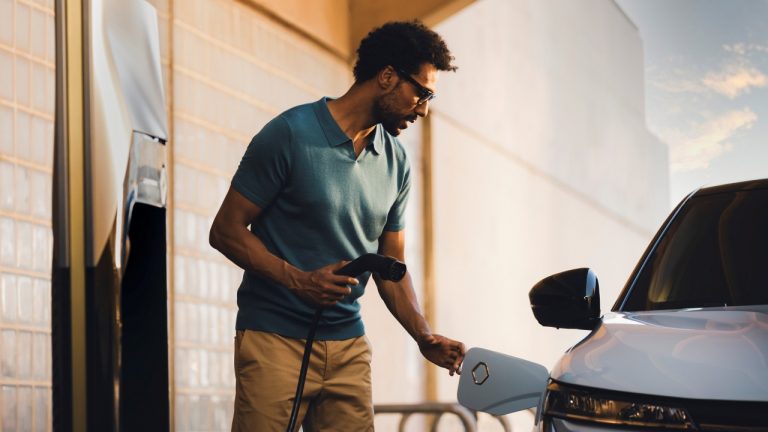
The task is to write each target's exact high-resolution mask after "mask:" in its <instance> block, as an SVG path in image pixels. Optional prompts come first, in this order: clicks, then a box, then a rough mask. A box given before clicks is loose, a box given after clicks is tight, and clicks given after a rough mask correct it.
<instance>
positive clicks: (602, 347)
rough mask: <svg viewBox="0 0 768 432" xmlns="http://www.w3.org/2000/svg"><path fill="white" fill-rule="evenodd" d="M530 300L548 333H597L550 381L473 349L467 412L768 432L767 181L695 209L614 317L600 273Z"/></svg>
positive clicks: (555, 424)
mask: <svg viewBox="0 0 768 432" xmlns="http://www.w3.org/2000/svg"><path fill="white" fill-rule="evenodd" d="M530 300H531V307H532V309H533V312H534V315H535V317H536V319H537V320H538V321H539V323H540V324H542V325H544V326H550V327H558V328H580V329H588V330H592V332H591V333H590V334H589V335H588V336H586V337H585V338H584V339H583V340H581V341H580V342H579V343H577V344H576V345H575V346H573V347H572V348H570V349H569V350H568V351H567V352H566V353H565V355H563V357H562V358H561V359H560V360H559V361H558V363H557V364H556V365H555V367H554V368H553V369H552V371H551V372H550V373H549V374H547V373H546V369H544V368H543V366H539V365H536V364H533V363H530V362H527V361H525V360H521V359H515V358H513V357H509V356H504V355H502V354H499V353H493V352H491V351H487V350H482V349H472V350H470V351H469V352H468V353H467V357H466V359H465V362H464V366H463V369H464V370H465V371H466V370H468V369H469V370H470V371H471V373H464V374H462V376H461V381H460V385H459V402H461V403H462V404H464V405H466V406H467V407H469V408H471V409H475V410H479V411H486V412H490V413H492V414H496V415H499V414H506V413H509V412H513V411H516V410H520V409H525V408H529V407H533V406H534V405H535V406H536V407H537V408H536V424H535V427H534V430H536V431H544V432H563V431H616V430H621V431H659V430H665V431H668V430H690V431H768V179H764V180H756V181H750V182H743V183H735V184H730V185H723V186H717V187H710V188H706V189H700V190H698V191H696V192H695V193H692V194H691V195H689V196H688V197H687V198H686V199H684V200H683V202H681V203H680V204H679V205H678V207H677V208H676V209H675V210H674V211H673V212H672V214H671V215H670V216H669V218H668V219H667V221H666V222H665V223H664V224H663V225H662V227H661V229H660V230H659V231H658V233H657V234H656V236H655V237H654V239H653V240H652V241H651V243H650V245H649V246H648V249H647V250H646V252H645V254H644V255H643V257H642V258H641V259H640V261H639V263H638V265H637V267H636V268H635V270H634V271H633V272H632V274H631V275H630V277H629V281H628V282H627V285H626V286H625V287H624V290H623V291H622V293H621V294H620V295H619V298H618V300H617V301H616V303H615V304H614V306H613V309H612V310H611V312H609V313H607V314H605V315H604V316H602V317H601V316H600V306H599V304H600V301H599V290H598V284H597V278H596V276H595V275H594V273H593V272H592V271H591V270H589V269H577V270H570V271H566V272H563V273H559V274H556V275H553V276H550V277H548V278H546V279H544V280H542V281H541V282H539V283H538V284H536V285H535V286H534V287H533V289H531V292H530Z"/></svg>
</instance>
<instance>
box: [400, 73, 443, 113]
mask: <svg viewBox="0 0 768 432" xmlns="http://www.w3.org/2000/svg"><path fill="white" fill-rule="evenodd" d="M395 72H397V74H398V75H400V76H401V77H403V78H405V80H406V81H408V82H409V83H411V84H413V86H414V87H416V92H417V93H418V94H419V100H417V101H416V105H422V104H424V103H426V102H429V101H431V100H432V99H434V98H436V97H437V94H435V92H433V91H432V90H430V89H428V88H426V87H424V86H423V85H421V83H420V82H418V81H416V80H415V79H414V78H413V77H412V76H411V74H409V73H406V72H405V71H404V70H402V69H398V68H395Z"/></svg>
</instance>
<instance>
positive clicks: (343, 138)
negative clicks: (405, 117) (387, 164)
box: [315, 96, 384, 155]
mask: <svg viewBox="0 0 768 432" xmlns="http://www.w3.org/2000/svg"><path fill="white" fill-rule="evenodd" d="M329 100H332V99H331V98H329V97H327V96H324V97H323V98H322V99H320V100H319V101H317V102H315V115H317V119H318V121H319V122H320V127H321V128H322V129H323V133H324V134H325V138H326V140H328V145H330V146H331V147H336V146H340V145H342V144H344V143H347V142H349V141H351V140H350V138H349V137H348V136H347V134H346V133H344V131H343V130H341V128H340V127H339V124H338V123H336V120H335V119H334V118H333V116H332V115H331V111H329V110H328V101H329ZM383 134H384V129H383V128H382V127H381V125H379V124H377V125H376V127H375V128H374V129H373V139H372V140H371V142H370V143H368V145H367V146H366V148H367V147H371V148H372V149H373V152H374V153H376V154H377V155H378V154H381V149H382V147H383V146H384V142H383Z"/></svg>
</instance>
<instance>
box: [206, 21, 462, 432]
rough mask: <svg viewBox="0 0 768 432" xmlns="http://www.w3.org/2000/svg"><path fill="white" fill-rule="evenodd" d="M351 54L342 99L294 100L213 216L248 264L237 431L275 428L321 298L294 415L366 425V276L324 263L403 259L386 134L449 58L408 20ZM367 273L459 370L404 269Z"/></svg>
mask: <svg viewBox="0 0 768 432" xmlns="http://www.w3.org/2000/svg"><path fill="white" fill-rule="evenodd" d="M357 55H358V59H357V62H356V64H355V67H354V75H355V82H354V84H353V85H352V87H350V89H349V90H348V91H347V92H346V93H345V94H344V95H343V96H341V97H339V98H338V99H329V98H323V99H321V100H319V101H317V102H315V103H311V104H306V105H301V106H298V107H295V108H292V109H290V110H288V111H286V112H284V113H282V114H280V115H279V116H277V117H276V118H275V119H273V120H272V121H270V122H269V123H268V124H267V125H266V126H264V128H263V129H262V130H261V131H260V132H259V133H258V134H257V135H256V136H255V137H254V138H253V140H252V141H251V143H250V145H249V146H248V149H247V150H246V152H245V155H244V156H243V159H242V161H241V162H240V166H239V168H238V169H237V172H236V173H235V176H234V178H233V180H232V185H231V187H230V189H229V191H228V193H227V195H226V197H225V198H224V202H223V203H222V205H221V208H220V209H219V212H218V214H217V215H216V218H215V219H214V222H213V226H212V227H211V233H210V243H211V245H212V246H213V247H215V248H216V249H218V250H219V251H221V252H222V253H223V254H224V255H226V256H227V257H228V258H229V259H230V260H232V261H233V262H234V263H235V264H237V265H238V266H240V267H242V268H243V269H244V270H245V273H244V276H243V281H242V283H241V285H240V288H239V289H238V293H237V299H238V300H237V301H238V307H239V311H238V315H237V324H236V327H237V333H236V337H235V375H236V378H237V389H236V396H235V412H234V419H233V422H232V430H233V431H273V430H274V431H282V430H284V429H285V427H286V426H287V422H288V420H289V416H290V412H291V406H292V402H293V396H294V392H295V389H296V383H297V380H298V375H299V366H300V364H301V358H302V352H303V349H304V341H303V340H302V339H304V338H306V336H307V332H308V330H309V326H310V323H311V320H312V317H313V315H314V312H315V310H316V308H317V307H324V308H325V309H324V312H323V319H322V321H321V323H320V326H319V327H318V329H317V333H316V342H315V345H314V347H313V352H312V360H311V363H310V367H309V372H308V375H307V381H306V385H305V388H304V397H303V402H302V407H301V410H300V411H299V422H301V418H304V421H303V426H304V430H305V431H308V432H309V431H315V430H349V431H368V430H373V408H372V401H371V376H370V361H371V353H370V348H369V346H368V343H367V340H366V338H365V336H364V328H363V324H362V321H361V319H360V313H359V309H360V306H359V303H358V301H357V298H358V297H360V296H361V295H362V294H363V288H364V286H365V284H366V282H367V279H368V276H367V275H363V276H361V277H360V278H359V279H356V278H352V277H347V276H339V275H336V274H334V271H336V270H338V269H339V268H341V267H342V266H343V265H344V264H345V263H346V262H347V261H348V260H351V259H354V258H356V257H358V256H360V255H362V254H365V253H370V252H378V253H380V254H383V255H388V256H392V257H395V258H397V259H399V260H401V261H404V249H405V231H404V212H405V206H406V202H407V199H408V192H409V189H410V167H409V164H408V160H407V158H406V154H405V151H404V149H403V147H402V146H401V144H400V143H399V142H398V140H397V139H396V138H395V136H397V135H399V134H400V132H401V131H402V130H403V129H406V128H407V127H408V123H412V122H414V121H415V120H416V119H417V118H419V117H424V116H426V115H427V111H428V109H429V101H430V100H431V99H432V98H434V96H435V85H436V83H437V77H438V71H441V70H442V71H453V70H455V69H456V67H455V66H453V65H452V64H451V61H452V60H453V57H452V56H451V54H450V52H449V51H448V48H447V47H446V45H445V42H444V41H443V40H442V38H441V37H440V36H439V35H438V34H437V33H435V32H433V31H432V30H430V29H429V28H427V27H425V26H424V25H423V24H421V23H418V22H393V23H388V24H385V25H383V26H382V27H380V28H378V29H375V30H374V31H372V32H371V33H369V34H368V35H367V36H366V38H365V39H364V40H363V41H362V42H361V43H360V47H359V48H358V50H357ZM249 225H250V232H249V230H248V226H249ZM374 280H375V282H376V285H377V288H378V291H379V294H380V295H381V298H382V299H383V300H384V302H385V304H386V305H387V307H388V308H389V310H390V311H391V312H392V314H393V315H394V316H395V318H396V319H397V320H398V321H399V322H400V324H402V326H403V327H404V328H405V329H406V330H407V331H408V333H409V334H410V335H411V336H412V337H413V338H414V340H415V341H416V343H417V344H418V346H419V348H420V350H421V352H422V354H423V355H424V357H426V358H427V359H428V360H430V361H431V362H433V363H435V364H437V365H439V366H441V367H444V368H446V369H448V371H449V373H450V374H451V375H453V374H454V373H455V372H458V369H459V367H460V365H461V362H462V359H463V357H464V351H465V349H464V345H463V344H462V343H460V342H458V341H454V340H451V339H449V338H446V337H444V336H441V335H438V334H435V333H432V331H431V330H430V328H429V326H428V325H427V322H426V320H425V319H424V317H423V315H422V314H421V312H420V310H419V306H418V303H417V301H416V296H415V294H414V289H413V285H412V282H411V277H410V275H406V276H405V278H403V279H402V280H401V281H400V282H390V281H384V280H381V279H379V278H377V277H376V276H374Z"/></svg>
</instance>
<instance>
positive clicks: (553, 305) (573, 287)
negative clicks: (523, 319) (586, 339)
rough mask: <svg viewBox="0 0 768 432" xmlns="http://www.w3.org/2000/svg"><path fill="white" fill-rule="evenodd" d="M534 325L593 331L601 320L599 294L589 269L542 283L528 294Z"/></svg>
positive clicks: (558, 276) (547, 279)
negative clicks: (534, 320) (537, 323)
mask: <svg viewBox="0 0 768 432" xmlns="http://www.w3.org/2000/svg"><path fill="white" fill-rule="evenodd" d="M528 297H529V298H530V301H531V309H532V310H533V315H534V316H535V317H536V321H538V322H539V324H541V325H543V326H547V327H556V328H574V329H583V330H592V329H594V328H595V325H596V324H597V322H598V320H599V318H600V291H599V285H598V282H597V276H596V275H595V272H593V271H592V269H589V268H580V269H574V270H568V271H565V272H562V273H557V274H554V275H552V276H549V277H547V278H545V279H542V280H541V281H539V283H537V284H536V285H534V286H533V288H531V291H530V292H529V293H528Z"/></svg>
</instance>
